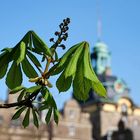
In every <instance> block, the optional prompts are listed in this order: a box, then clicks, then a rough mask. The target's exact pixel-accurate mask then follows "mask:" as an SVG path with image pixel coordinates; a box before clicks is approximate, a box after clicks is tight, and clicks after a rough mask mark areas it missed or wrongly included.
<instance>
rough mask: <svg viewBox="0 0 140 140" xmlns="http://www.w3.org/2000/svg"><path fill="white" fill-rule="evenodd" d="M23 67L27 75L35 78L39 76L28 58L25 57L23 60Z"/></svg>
mask: <svg viewBox="0 0 140 140" xmlns="http://www.w3.org/2000/svg"><path fill="white" fill-rule="evenodd" d="M22 69H23V72H24V73H25V75H26V76H27V77H29V78H35V77H38V74H37V72H36V71H35V69H34V68H33V66H32V65H31V64H30V63H29V61H28V59H27V58H25V59H24V60H23V61H22Z"/></svg>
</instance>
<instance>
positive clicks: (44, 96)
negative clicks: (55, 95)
mask: <svg viewBox="0 0 140 140" xmlns="http://www.w3.org/2000/svg"><path fill="white" fill-rule="evenodd" d="M41 93H42V96H43V98H44V99H45V100H46V101H47V100H48V98H49V96H50V95H49V94H50V93H49V90H48V89H47V88H45V89H43V90H42V91H41Z"/></svg>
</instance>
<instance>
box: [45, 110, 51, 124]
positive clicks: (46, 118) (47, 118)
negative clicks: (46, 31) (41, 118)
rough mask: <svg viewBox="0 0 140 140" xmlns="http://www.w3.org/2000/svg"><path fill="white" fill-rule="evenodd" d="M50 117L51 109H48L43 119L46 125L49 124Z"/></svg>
mask: <svg viewBox="0 0 140 140" xmlns="http://www.w3.org/2000/svg"><path fill="white" fill-rule="evenodd" d="M51 115H52V108H50V109H49V110H48V112H47V115H46V117H45V121H46V123H47V124H49V122H50V119H51Z"/></svg>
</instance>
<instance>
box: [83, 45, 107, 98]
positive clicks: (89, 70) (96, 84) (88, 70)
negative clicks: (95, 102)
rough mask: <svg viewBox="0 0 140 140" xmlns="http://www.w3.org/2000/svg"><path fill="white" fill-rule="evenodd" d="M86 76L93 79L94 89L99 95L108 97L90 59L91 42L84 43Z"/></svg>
mask: <svg viewBox="0 0 140 140" xmlns="http://www.w3.org/2000/svg"><path fill="white" fill-rule="evenodd" d="M84 47H85V49H84V53H83V54H84V55H83V60H84V77H86V78H87V79H89V80H91V82H92V89H93V90H94V91H95V93H97V94H98V95H99V96H103V97H106V90H105V88H104V86H103V85H102V83H101V82H100V81H99V80H98V78H97V76H96V74H95V72H94V71H93V68H92V65H91V60H90V52H89V44H88V43H87V42H85V44H84Z"/></svg>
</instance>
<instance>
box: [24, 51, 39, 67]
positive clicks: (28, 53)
mask: <svg viewBox="0 0 140 140" xmlns="http://www.w3.org/2000/svg"><path fill="white" fill-rule="evenodd" d="M27 55H28V57H29V58H30V60H31V61H32V62H33V63H34V64H35V65H36V66H38V67H41V64H40V62H39V61H38V59H37V58H36V57H35V55H33V54H32V53H31V52H29V51H27Z"/></svg>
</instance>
